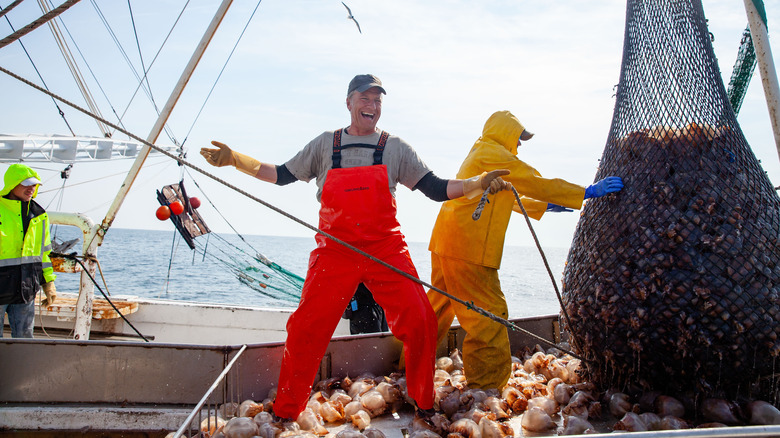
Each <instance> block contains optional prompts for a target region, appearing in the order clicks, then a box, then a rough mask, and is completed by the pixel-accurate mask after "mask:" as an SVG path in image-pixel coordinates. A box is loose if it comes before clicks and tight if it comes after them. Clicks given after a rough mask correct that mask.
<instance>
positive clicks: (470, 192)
mask: <svg viewBox="0 0 780 438" xmlns="http://www.w3.org/2000/svg"><path fill="white" fill-rule="evenodd" d="M501 175H509V170H507V169H498V170H491V171H490V172H482V175H477V176H475V177H473V178H469V179H464V180H463V196H465V197H467V198H469V199H471V198H475V197H477V196H480V195H482V193H483V192H484V191H485V190H486V189H487V188H488V187H490V193H491V194H495V193H497V192H500V191H501V190H506V189H509V188H510V187H512V184H510V183H508V182H506V181H504V180H503V179H501Z"/></svg>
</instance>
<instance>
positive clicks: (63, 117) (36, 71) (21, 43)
mask: <svg viewBox="0 0 780 438" xmlns="http://www.w3.org/2000/svg"><path fill="white" fill-rule="evenodd" d="M10 7H11V6H9V8H10ZM0 10H2V8H0ZM2 12H3V15H5V12H8V9H5V10H2ZM5 21H7V22H8V27H10V28H11V31H13V32H16V29H14V25H13V24H11V20H9V19H8V17H5ZM19 45H20V46H22V50H23V51H24V54H25V56H27V59H29V60H30V64H31V65H32V68H33V70H35V74H37V75H38V79H40V80H41V83H42V84H43V86H44V87H46V88H47V89H48V88H49V86H48V85H46V81H45V80H44V79H43V76H41V72H40V71H39V70H38V66H36V65H35V62H34V61H33V60H32V57H31V56H30V52H28V51H27V47H25V46H24V43H23V42H21V41H19ZM51 101H52V103H54V106H55V107H56V108H57V113H58V114H59V115H60V117H62V121H63V122H65V126H67V127H68V131H70V134H71V135H72V136H74V137H75V136H76V133H75V132H73V128H71V127H70V123H68V119H66V118H65V112H63V111H62V109H61V108H60V106H59V105H57V101H56V100H54V98H52V99H51Z"/></svg>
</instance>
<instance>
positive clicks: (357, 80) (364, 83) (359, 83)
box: [347, 75, 387, 95]
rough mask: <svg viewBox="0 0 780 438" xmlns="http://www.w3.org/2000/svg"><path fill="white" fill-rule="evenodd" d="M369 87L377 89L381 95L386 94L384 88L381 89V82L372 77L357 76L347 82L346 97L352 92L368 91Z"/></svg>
mask: <svg viewBox="0 0 780 438" xmlns="http://www.w3.org/2000/svg"><path fill="white" fill-rule="evenodd" d="M371 87H377V88H379V90H380V91H381V92H382V94H387V91H385V89H384V88H382V81H380V80H379V78H378V77H376V76H374V75H357V76H355V77H354V78H352V80H351V81H349V88H347V95H349V94H350V93H352V92H353V91H358V92H360V93H362V92H364V91H366V90H368V89H369V88H371Z"/></svg>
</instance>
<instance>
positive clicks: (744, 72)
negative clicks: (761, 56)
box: [726, 27, 756, 114]
mask: <svg viewBox="0 0 780 438" xmlns="http://www.w3.org/2000/svg"><path fill="white" fill-rule="evenodd" d="M755 69H756V50H755V48H754V47H753V39H752V38H751V37H750V28H749V27H748V28H746V29H745V31H744V32H743V33H742V40H741V41H740V43H739V52H737V61H736V62H735V63H734V70H732V72H731V79H730V80H729V87H728V90H727V91H726V94H728V97H729V102H731V107H732V108H733V109H734V113H735V114H739V110H740V108H742V102H743V101H744V100H745V93H747V89H748V85H750V79H751V78H752V77H753V72H754V71H755Z"/></svg>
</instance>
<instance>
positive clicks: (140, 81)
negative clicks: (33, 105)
mask: <svg viewBox="0 0 780 438" xmlns="http://www.w3.org/2000/svg"><path fill="white" fill-rule="evenodd" d="M90 1H91V3H92V6H93V7H94V9H95V12H96V13H97V14H98V16H99V17H100V19H101V21H102V22H103V26H104V27H105V28H106V31H108V33H109V35H110V36H111V38H112V39H113V40H114V45H115V46H116V47H117V49H118V50H119V53H120V54H121V55H122V57H123V58H124V59H125V63H126V64H127V65H128V67H130V71H131V72H132V73H133V75H134V76H135V78H136V80H137V81H138V85H137V86H136V88H135V91H133V94H132V96H131V97H130V100H129V102H128V104H127V106H126V107H125V109H124V111H123V112H122V115H121V116H117V118H118V119H119V120H120V121H121V120H123V119H124V117H125V115H127V111H128V110H129V109H130V105H131V104H132V102H133V100H135V96H136V95H137V94H138V90H139V89H143V90H144V92H145V93H146V96H147V98H148V99H149V101H150V102H151V103H152V106H153V107H154V110H155V113H156V114H157V115H159V114H160V110H159V108H157V105H156V104H155V102H154V98H153V97H152V91H151V89H149V88H148V87H146V86H144V84H145V81H144V79H145V78H146V75H147V74H148V71H144V75H143V76H139V74H138V71H137V70H136V68H135V67H134V66H133V62H132V61H131V60H130V57H129V56H128V55H127V52H126V51H125V49H124V47H122V43H120V42H119V38H117V36H116V33H114V30H113V29H112V28H111V25H110V24H108V20H107V19H106V17H105V15H104V14H103V11H102V10H101V9H100V7H99V6H98V5H97V3H95V0H90ZM189 3H190V0H187V2H185V4H184V6H183V7H182V10H181V11H179V15H178V16H177V17H176V20H174V22H173V25H172V26H171V28H170V29H169V30H168V34H167V35H166V36H165V39H164V40H163V42H162V44H161V45H160V48H159V49H158V50H157V53H155V55H154V58H152V61H151V62H150V63H149V69H151V68H152V66H153V65H154V63H155V61H156V60H157V58H158V57H159V56H160V53H161V52H162V49H163V47H164V46H165V44H166V43H167V42H168V39H169V38H170V36H171V34H172V33H173V30H174V29H175V28H176V26H177V24H178V22H179V20H180V19H181V17H182V15H184V11H185V10H186V9H187V6H188V5H189ZM165 130H166V134H167V135H168V138H169V139H170V140H171V141H172V142H173V143H174V144H177V145H178V143H177V140H176V139H175V136H174V135H173V133H171V132H170V128H169V127H168V125H167V124H166V126H165Z"/></svg>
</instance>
